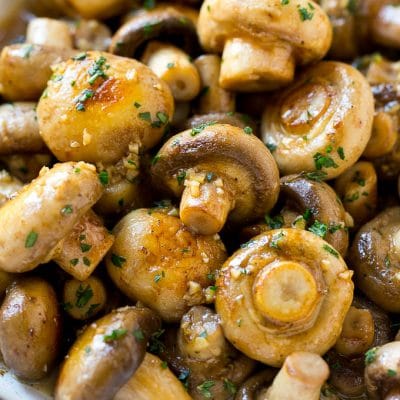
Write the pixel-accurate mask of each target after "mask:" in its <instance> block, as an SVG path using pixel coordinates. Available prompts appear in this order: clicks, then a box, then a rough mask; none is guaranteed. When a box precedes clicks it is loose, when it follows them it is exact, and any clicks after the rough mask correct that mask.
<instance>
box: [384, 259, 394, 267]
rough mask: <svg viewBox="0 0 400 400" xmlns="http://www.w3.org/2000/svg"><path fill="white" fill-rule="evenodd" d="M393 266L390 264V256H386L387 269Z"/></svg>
mask: <svg viewBox="0 0 400 400" xmlns="http://www.w3.org/2000/svg"><path fill="white" fill-rule="evenodd" d="M391 264H392V263H391V262H390V258H389V256H386V257H385V267H386V268H390V266H391Z"/></svg>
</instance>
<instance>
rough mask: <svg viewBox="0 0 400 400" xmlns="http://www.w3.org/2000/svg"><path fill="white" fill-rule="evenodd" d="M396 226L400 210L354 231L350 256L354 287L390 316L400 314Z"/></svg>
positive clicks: (387, 212) (390, 210) (383, 214)
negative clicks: (388, 312) (395, 313)
mask: <svg viewBox="0 0 400 400" xmlns="http://www.w3.org/2000/svg"><path fill="white" fill-rule="evenodd" d="M399 225H400V207H393V208H388V209H386V210H385V211H383V212H381V213H380V214H378V215H377V216H376V217H375V218H374V219H372V220H371V221H370V222H368V223H367V224H365V225H364V226H363V227H362V228H361V229H360V230H359V231H358V233H357V235H356V237H355V238H354V241H353V245H352V248H351V252H350V262H351V266H352V268H353V269H354V272H355V281H356V284H357V287H358V288H360V289H361V290H362V291H363V292H364V293H365V295H366V296H367V297H368V298H370V299H371V300H372V301H374V302H375V303H376V304H378V305H379V306H381V307H382V308H383V309H384V310H386V311H390V312H399V311H400V279H399V278H400V276H399V275H398V266H399V262H400V253H399V250H398V249H399V246H400V236H399Z"/></svg>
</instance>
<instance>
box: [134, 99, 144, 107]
mask: <svg viewBox="0 0 400 400" xmlns="http://www.w3.org/2000/svg"><path fill="white" fill-rule="evenodd" d="M133 105H134V106H135V108H140V107H142V105H141V104H140V103H138V102H137V101H135V103H134V104H133Z"/></svg>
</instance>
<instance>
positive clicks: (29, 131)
mask: <svg viewBox="0 0 400 400" xmlns="http://www.w3.org/2000/svg"><path fill="white" fill-rule="evenodd" d="M45 147H46V146H45V144H44V142H43V140H42V138H41V136H40V134H39V126H38V123H37V116H36V103H22V102H20V103H6V104H2V105H1V106H0V154H1V155H10V154H15V153H25V152H26V153H38V152H40V151H42V150H44V149H45Z"/></svg>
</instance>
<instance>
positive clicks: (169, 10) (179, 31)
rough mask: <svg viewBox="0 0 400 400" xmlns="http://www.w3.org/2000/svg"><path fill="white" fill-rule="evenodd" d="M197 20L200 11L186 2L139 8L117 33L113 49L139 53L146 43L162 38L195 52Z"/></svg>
mask: <svg viewBox="0 0 400 400" xmlns="http://www.w3.org/2000/svg"><path fill="white" fill-rule="evenodd" d="M196 22H197V12H196V11H195V10H193V9H191V8H189V7H184V6H177V5H168V4H165V5H158V6H156V7H154V8H153V9H151V10H145V11H143V10H142V11H139V12H136V13H134V14H133V15H132V16H130V18H129V19H128V21H127V22H126V23H125V24H123V25H122V26H121V27H120V28H119V29H118V31H117V32H116V33H115V34H114V36H113V39H112V43H111V46H110V53H113V54H117V55H119V56H125V57H137V55H138V51H139V50H140V49H142V48H143V45H144V44H146V43H147V42H149V41H150V40H154V39H160V40H163V41H167V42H169V43H174V44H177V45H178V47H179V48H181V49H182V50H183V51H185V52H186V53H189V54H193V52H195V51H196V50H197V46H198V41H197V32H196Z"/></svg>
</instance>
